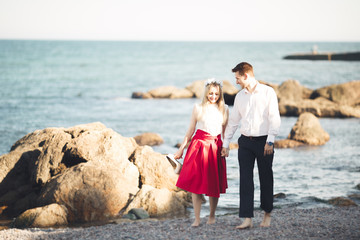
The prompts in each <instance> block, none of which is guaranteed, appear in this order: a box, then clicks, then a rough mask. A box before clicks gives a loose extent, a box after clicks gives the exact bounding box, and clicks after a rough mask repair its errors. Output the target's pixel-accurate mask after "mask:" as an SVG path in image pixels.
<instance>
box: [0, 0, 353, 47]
mask: <svg viewBox="0 0 360 240" xmlns="http://www.w3.org/2000/svg"><path fill="white" fill-rule="evenodd" d="M359 10H360V0H246V1H243V0H217V1H215V0H180V1H172V0H0V39H74V40H165V41H167V40H180V41H183V40H185V41H360V30H359V29H360V27H359V25H360V14H359Z"/></svg>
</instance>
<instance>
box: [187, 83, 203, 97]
mask: <svg viewBox="0 0 360 240" xmlns="http://www.w3.org/2000/svg"><path fill="white" fill-rule="evenodd" d="M205 81H206V80H198V81H194V82H193V83H191V84H190V85H188V86H186V89H187V90H189V91H190V92H192V93H194V94H195V97H197V98H201V97H202V95H203V94H204V84H205Z"/></svg>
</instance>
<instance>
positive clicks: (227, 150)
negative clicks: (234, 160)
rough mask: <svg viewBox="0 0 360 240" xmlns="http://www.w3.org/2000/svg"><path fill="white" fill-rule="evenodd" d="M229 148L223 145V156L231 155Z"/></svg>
mask: <svg viewBox="0 0 360 240" xmlns="http://www.w3.org/2000/svg"><path fill="white" fill-rule="evenodd" d="M229 151H230V150H229V148H225V147H223V148H222V149H221V156H222V157H228V156H229Z"/></svg>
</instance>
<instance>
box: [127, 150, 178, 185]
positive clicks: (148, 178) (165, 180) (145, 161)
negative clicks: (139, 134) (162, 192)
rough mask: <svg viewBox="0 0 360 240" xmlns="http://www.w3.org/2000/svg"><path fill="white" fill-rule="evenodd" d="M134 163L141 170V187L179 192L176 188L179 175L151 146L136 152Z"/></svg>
mask: <svg viewBox="0 0 360 240" xmlns="http://www.w3.org/2000/svg"><path fill="white" fill-rule="evenodd" d="M132 161H133V162H134V164H135V166H136V167H137V168H138V169H139V173H140V184H141V185H151V186H153V187H155V188H158V189H161V188H166V189H169V190H171V191H179V189H178V188H177V187H176V186H175V184H176V181H177V179H178V175H177V174H176V173H175V172H174V169H173V167H172V166H171V164H170V163H169V161H168V160H167V159H166V157H165V156H164V155H162V154H160V153H157V152H154V151H153V149H152V148H151V147H149V146H143V147H138V148H137V149H136V150H135V152H134V156H133V159H132Z"/></svg>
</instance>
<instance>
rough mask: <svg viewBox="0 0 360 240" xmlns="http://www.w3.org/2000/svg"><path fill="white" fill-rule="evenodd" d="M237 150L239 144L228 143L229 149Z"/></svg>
mask: <svg viewBox="0 0 360 240" xmlns="http://www.w3.org/2000/svg"><path fill="white" fill-rule="evenodd" d="M238 148H239V144H237V143H230V144H229V149H230V150H233V149H238Z"/></svg>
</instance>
